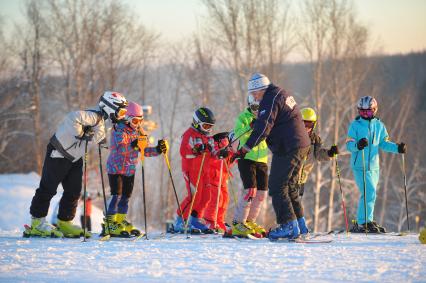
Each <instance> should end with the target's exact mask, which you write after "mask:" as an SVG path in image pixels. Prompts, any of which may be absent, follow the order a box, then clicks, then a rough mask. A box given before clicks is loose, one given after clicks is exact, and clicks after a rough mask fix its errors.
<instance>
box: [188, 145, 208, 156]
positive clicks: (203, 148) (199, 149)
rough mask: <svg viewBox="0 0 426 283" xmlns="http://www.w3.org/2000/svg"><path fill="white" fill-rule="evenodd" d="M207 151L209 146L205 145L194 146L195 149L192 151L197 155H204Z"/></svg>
mask: <svg viewBox="0 0 426 283" xmlns="http://www.w3.org/2000/svg"><path fill="white" fill-rule="evenodd" d="M206 150H207V146H206V145H205V144H203V143H201V144H196V145H194V147H193V148H192V151H193V152H194V153H196V154H200V153H203V152H204V151H206Z"/></svg>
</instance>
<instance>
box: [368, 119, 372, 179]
mask: <svg viewBox="0 0 426 283" xmlns="http://www.w3.org/2000/svg"><path fill="white" fill-rule="evenodd" d="M368 138H369V139H370V141H371V142H370V143H371V144H369V146H368V171H370V155H371V147H372V145H373V140H372V139H371V120H370V121H368Z"/></svg>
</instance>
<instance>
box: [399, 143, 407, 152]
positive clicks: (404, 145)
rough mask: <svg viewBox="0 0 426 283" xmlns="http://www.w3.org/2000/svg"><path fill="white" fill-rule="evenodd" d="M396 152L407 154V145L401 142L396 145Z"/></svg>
mask: <svg viewBox="0 0 426 283" xmlns="http://www.w3.org/2000/svg"><path fill="white" fill-rule="evenodd" d="M398 152H399V153H406V152H407V145H406V144H405V143H403V142H402V143H400V144H398Z"/></svg>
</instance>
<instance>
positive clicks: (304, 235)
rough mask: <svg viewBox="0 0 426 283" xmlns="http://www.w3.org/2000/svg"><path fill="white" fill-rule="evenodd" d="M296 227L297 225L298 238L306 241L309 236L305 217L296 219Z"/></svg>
mask: <svg viewBox="0 0 426 283" xmlns="http://www.w3.org/2000/svg"><path fill="white" fill-rule="evenodd" d="M297 225H299V230H300V236H301V237H302V238H303V239H308V238H309V236H310V235H309V229H308V226H306V221H305V217H300V218H298V219H297Z"/></svg>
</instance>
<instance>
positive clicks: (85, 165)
mask: <svg viewBox="0 0 426 283" xmlns="http://www.w3.org/2000/svg"><path fill="white" fill-rule="evenodd" d="M88 143H89V141H87V140H86V144H85V146H84V179H83V181H84V182H83V218H84V220H83V226H84V229H83V233H84V238H83V242H86V230H87V223H86V191H87V144H88Z"/></svg>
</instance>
